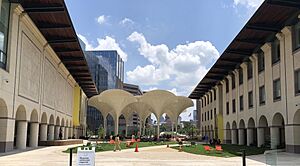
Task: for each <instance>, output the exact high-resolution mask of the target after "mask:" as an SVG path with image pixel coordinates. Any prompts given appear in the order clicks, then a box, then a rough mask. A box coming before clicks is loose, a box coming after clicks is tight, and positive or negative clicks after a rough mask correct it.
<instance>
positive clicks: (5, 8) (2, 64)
mask: <svg viewBox="0 0 300 166" xmlns="http://www.w3.org/2000/svg"><path fill="white" fill-rule="evenodd" d="M1 1H2V3H0V4H1V13H0V68H2V69H6V63H7V40H8V25H9V12H10V10H9V9H10V3H9V1H8V0H1Z"/></svg>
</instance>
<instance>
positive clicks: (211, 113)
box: [210, 110, 213, 119]
mask: <svg viewBox="0 0 300 166" xmlns="http://www.w3.org/2000/svg"><path fill="white" fill-rule="evenodd" d="M210 119H213V111H212V110H210Z"/></svg>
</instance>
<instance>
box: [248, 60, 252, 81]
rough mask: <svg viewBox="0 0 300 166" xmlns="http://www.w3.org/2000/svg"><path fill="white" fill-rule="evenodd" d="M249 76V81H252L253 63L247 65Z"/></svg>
mask: <svg viewBox="0 0 300 166" xmlns="http://www.w3.org/2000/svg"><path fill="white" fill-rule="evenodd" d="M247 75H248V79H251V78H252V77H253V70H252V62H248V63H247Z"/></svg>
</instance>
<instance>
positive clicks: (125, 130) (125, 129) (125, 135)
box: [125, 124, 128, 137]
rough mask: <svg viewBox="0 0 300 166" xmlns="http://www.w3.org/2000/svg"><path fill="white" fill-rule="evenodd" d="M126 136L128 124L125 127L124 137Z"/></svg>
mask: <svg viewBox="0 0 300 166" xmlns="http://www.w3.org/2000/svg"><path fill="white" fill-rule="evenodd" d="M127 136H128V124H126V125H125V137H127Z"/></svg>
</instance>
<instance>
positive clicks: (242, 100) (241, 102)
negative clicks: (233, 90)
mask: <svg viewBox="0 0 300 166" xmlns="http://www.w3.org/2000/svg"><path fill="white" fill-rule="evenodd" d="M243 110H244V99H243V96H240V111H243Z"/></svg>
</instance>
